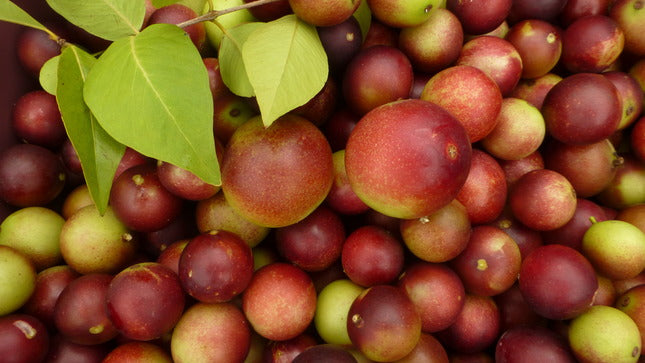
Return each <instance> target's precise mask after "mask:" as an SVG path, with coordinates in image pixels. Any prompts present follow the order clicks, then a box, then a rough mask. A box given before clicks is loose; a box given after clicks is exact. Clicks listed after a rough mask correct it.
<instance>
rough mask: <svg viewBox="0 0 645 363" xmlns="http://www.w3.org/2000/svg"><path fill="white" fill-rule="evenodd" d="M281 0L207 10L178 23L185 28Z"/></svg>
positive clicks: (266, 0) (258, 0)
mask: <svg viewBox="0 0 645 363" xmlns="http://www.w3.org/2000/svg"><path fill="white" fill-rule="evenodd" d="M278 1H281V0H257V1H251V2H249V3H245V4H242V5H238V6H234V7H232V8H228V9H222V10H212V11H209V12H207V13H206V14H204V15H201V16H198V17H196V18H194V19H190V20H186V21H184V22H182V23H179V24H177V26H178V27H180V28H185V27H187V26H191V25H193V24H197V23H201V22H203V21H211V20H214V19H216V18H217V17H218V16H222V15H224V14H228V13H232V12H235V11H238V10H243V9H249V8H254V7H256V6H260V5H265V4H270V3H275V2H278Z"/></svg>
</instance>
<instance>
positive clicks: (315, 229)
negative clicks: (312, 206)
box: [275, 206, 345, 271]
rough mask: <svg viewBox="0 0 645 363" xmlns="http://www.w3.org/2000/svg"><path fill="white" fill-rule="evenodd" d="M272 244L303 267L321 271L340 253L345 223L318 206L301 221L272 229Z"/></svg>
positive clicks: (343, 240)
mask: <svg viewBox="0 0 645 363" xmlns="http://www.w3.org/2000/svg"><path fill="white" fill-rule="evenodd" d="M275 238H276V248H277V249H278V252H279V253H280V254H281V255H282V256H283V257H285V258H286V259H287V260H289V261H291V262H293V263H294V264H296V266H298V267H300V268H302V269H303V270H305V271H321V270H324V269H326V268H327V267H329V266H331V264H332V263H334V262H336V260H338V258H339V257H340V254H341V251H342V248H343V243H344V242H345V227H344V225H343V222H342V220H341V219H340V217H339V216H338V215H337V214H336V213H334V212H333V211H331V210H330V209H329V208H327V207H324V206H320V207H318V208H317V209H316V210H315V211H313V212H312V213H311V214H310V215H308V216H307V217H306V218H305V219H303V220H302V221H300V222H298V223H296V224H292V225H291V226H287V227H282V228H279V229H277V230H276V234H275Z"/></svg>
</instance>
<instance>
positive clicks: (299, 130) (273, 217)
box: [222, 115, 334, 228]
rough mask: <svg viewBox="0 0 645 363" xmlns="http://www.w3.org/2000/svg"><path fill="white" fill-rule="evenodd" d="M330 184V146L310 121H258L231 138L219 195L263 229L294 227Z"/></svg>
mask: <svg viewBox="0 0 645 363" xmlns="http://www.w3.org/2000/svg"><path fill="white" fill-rule="evenodd" d="M333 180H334V166H333V162H332V152H331V147H330V146H329V143H328V142H327V140H326V139H325V136H324V135H323V133H322V132H321V131H320V130H319V129H318V128H317V127H316V126H315V125H314V124H312V123H311V122H309V121H307V120H306V119H304V118H302V117H300V116H295V115H285V116H282V117H281V118H279V119H278V120H276V121H275V122H273V124H271V126H269V127H266V128H265V127H264V125H263V124H262V119H261V118H260V117H254V118H252V119H250V120H248V121H247V122H245V123H244V124H242V125H241V126H240V127H239V128H238V129H237V130H236V131H235V133H234V134H233V135H232V136H231V139H230V140H229V143H228V145H227V148H226V151H225V152H224V159H223V161H222V191H223V192H224V195H225V196H226V201H227V202H228V203H229V204H230V205H231V207H232V208H233V209H235V211H236V212H238V213H239V214H240V215H241V216H243V217H245V218H246V219H248V220H250V221H251V222H253V223H255V224H258V225H261V226H265V227H274V228H277V227H284V226H287V225H290V224H294V223H296V222H298V221H300V220H302V219H303V218H305V217H306V216H307V215H309V214H310V213H311V212H312V211H313V210H314V209H316V208H317V207H318V205H320V204H321V203H322V202H323V200H324V199H325V197H326V196H327V193H328V192H329V189H331V185H332V183H333Z"/></svg>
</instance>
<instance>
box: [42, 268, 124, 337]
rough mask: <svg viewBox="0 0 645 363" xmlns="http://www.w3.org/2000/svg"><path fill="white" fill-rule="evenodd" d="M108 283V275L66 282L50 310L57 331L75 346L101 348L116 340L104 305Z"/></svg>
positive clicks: (95, 274)
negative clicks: (106, 343) (52, 313)
mask: <svg viewBox="0 0 645 363" xmlns="http://www.w3.org/2000/svg"><path fill="white" fill-rule="evenodd" d="M111 281H112V275H108V274H99V273H94V274H87V275H83V276H80V277H78V278H77V279H76V280H74V281H72V282H70V283H69V284H68V285H67V287H65V289H64V290H63V291H62V292H61V293H60V295H59V297H58V300H57V301H56V305H55V307H54V322H55V324H56V329H57V331H59V332H60V333H61V334H63V336H64V337H65V338H66V339H68V340H70V341H71V342H74V343H77V344H88V345H94V344H101V343H105V342H107V341H109V340H111V339H113V338H114V337H116V336H117V334H118V331H117V330H116V327H115V326H114V324H112V322H111V321H110V319H109V318H108V316H107V310H106V303H105V298H106V296H107V291H108V287H109V285H110V282H111Z"/></svg>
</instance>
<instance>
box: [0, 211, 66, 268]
mask: <svg viewBox="0 0 645 363" xmlns="http://www.w3.org/2000/svg"><path fill="white" fill-rule="evenodd" d="M63 223H65V220H64V219H63V217H62V216H61V215H60V214H58V213H56V212H54V211H53V210H51V209H48V208H43V207H27V208H22V209H19V210H17V211H15V212H13V213H11V214H10V215H9V216H7V218H5V220H4V221H2V224H0V245H5V246H9V247H13V248H15V249H16V250H18V251H20V252H22V253H24V254H25V256H27V257H28V258H29V259H30V260H31V261H32V262H33V263H34V266H35V267H36V270H38V271H41V270H44V269H46V268H48V267H52V266H55V265H58V264H59V263H61V262H62V261H63V257H62V255H61V252H60V243H59V236H60V231H61V228H63Z"/></svg>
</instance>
